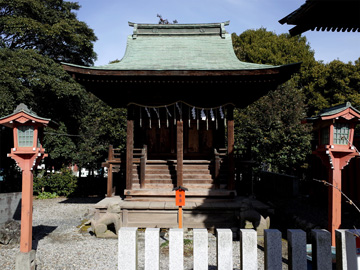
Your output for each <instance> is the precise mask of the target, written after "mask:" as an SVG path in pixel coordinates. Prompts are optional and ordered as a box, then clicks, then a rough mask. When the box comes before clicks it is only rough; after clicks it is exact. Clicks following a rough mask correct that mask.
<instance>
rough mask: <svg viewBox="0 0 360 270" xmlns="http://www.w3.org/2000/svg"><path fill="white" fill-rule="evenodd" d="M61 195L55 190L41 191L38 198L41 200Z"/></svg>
mask: <svg viewBox="0 0 360 270" xmlns="http://www.w3.org/2000/svg"><path fill="white" fill-rule="evenodd" d="M57 197H59V196H58V195H57V194H56V193H55V192H54V193H50V192H46V191H44V192H41V193H39V195H38V196H37V199H39V200H44V199H54V198H57Z"/></svg>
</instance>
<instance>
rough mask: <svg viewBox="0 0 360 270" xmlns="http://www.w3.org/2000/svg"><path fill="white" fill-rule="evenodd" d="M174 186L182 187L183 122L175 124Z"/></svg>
mask: <svg viewBox="0 0 360 270" xmlns="http://www.w3.org/2000/svg"><path fill="white" fill-rule="evenodd" d="M176 141H177V143H176V149H177V150H176V151H177V153H176V157H177V167H176V180H177V182H176V186H183V161H184V128H183V121H180V120H178V121H177V122H176Z"/></svg>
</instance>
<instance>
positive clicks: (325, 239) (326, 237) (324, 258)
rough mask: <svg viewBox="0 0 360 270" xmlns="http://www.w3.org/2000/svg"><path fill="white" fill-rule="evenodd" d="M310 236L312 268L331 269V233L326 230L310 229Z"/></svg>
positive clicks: (319, 269) (318, 269)
mask: <svg viewBox="0 0 360 270" xmlns="http://www.w3.org/2000/svg"><path fill="white" fill-rule="evenodd" d="M311 238H312V266H313V269H317V270H329V269H332V268H331V267H332V259H331V233H330V232H328V231H326V230H312V231H311Z"/></svg>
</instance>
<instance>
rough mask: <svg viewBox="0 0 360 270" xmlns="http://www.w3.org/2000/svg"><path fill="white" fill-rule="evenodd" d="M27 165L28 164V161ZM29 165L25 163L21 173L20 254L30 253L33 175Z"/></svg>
mask: <svg viewBox="0 0 360 270" xmlns="http://www.w3.org/2000/svg"><path fill="white" fill-rule="evenodd" d="M27 163H30V160H29V161H27ZM31 165H32V164H31ZM31 165H30V164H26V163H25V166H24V167H25V169H24V170H23V172H22V195H21V233H20V252H23V253H27V252H30V251H31V249H32V216H33V215H32V214H33V213H32V212H33V173H32V171H31V169H30V167H31Z"/></svg>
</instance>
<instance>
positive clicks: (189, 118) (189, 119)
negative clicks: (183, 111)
mask: <svg viewBox="0 0 360 270" xmlns="http://www.w3.org/2000/svg"><path fill="white" fill-rule="evenodd" d="M190 121H191V117H190V107H189V113H188V123H189V127H190Z"/></svg>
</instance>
